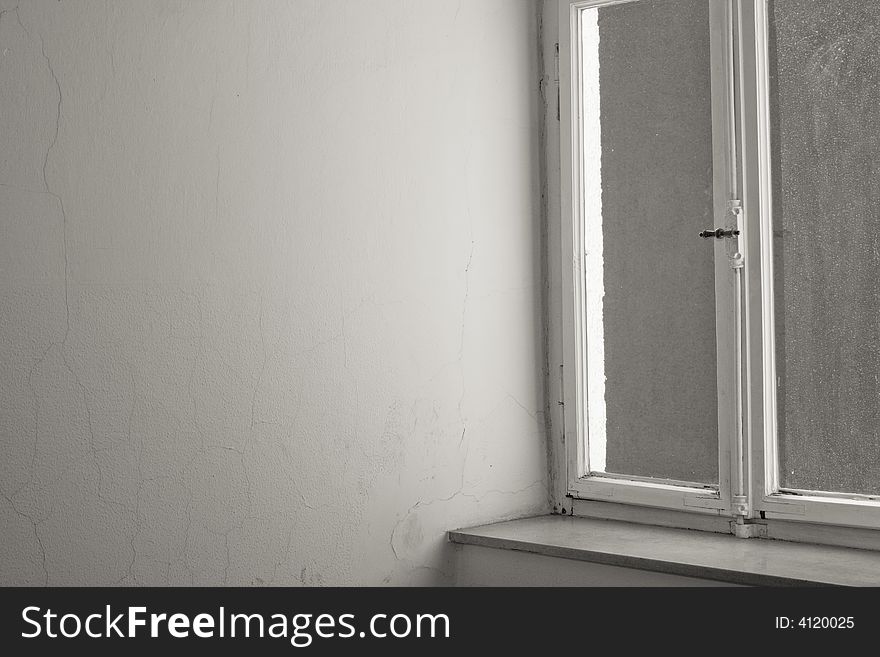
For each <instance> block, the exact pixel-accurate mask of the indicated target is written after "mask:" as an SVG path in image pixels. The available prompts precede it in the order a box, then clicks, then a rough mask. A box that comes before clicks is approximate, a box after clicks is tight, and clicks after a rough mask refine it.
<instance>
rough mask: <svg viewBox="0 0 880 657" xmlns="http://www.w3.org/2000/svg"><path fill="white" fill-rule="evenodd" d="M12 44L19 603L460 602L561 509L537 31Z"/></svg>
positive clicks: (206, 33) (184, 11)
mask: <svg viewBox="0 0 880 657" xmlns="http://www.w3.org/2000/svg"><path fill="white" fill-rule="evenodd" d="M0 11H2V13H0V103H2V105H0V108H2V111H0V536H2V539H0V583H2V584H47V583H48V584H54V585H69V584H113V583H119V584H135V585H148V584H153V585H163V584H221V583H227V584H235V585H238V584H241V585H251V584H285V585H295V584H298V583H303V584H327V585H329V584H342V585H347V584H383V583H390V584H404V585H406V584H432V583H439V584H443V583H452V582H453V581H454V579H455V578H454V572H453V567H454V559H453V555H452V553H451V549H450V548H449V546H448V545H447V544H446V543H445V536H444V532H445V530H447V529H450V528H454V527H461V526H466V525H472V524H478V523H484V522H487V521H491V520H494V519H500V518H507V517H514V516H521V515H528V514H531V513H538V512H543V511H545V510H546V509H547V497H548V496H547V483H546V459H545V445H544V437H543V418H542V414H541V412H540V409H542V408H543V401H542V389H541V377H540V371H541V360H542V358H541V349H540V345H541V339H540V333H541V330H540V298H539V296H540V295H539V278H540V266H539V249H540V244H539V242H540V240H539V235H540V231H539V209H540V194H539V183H538V177H539V176H538V170H537V167H538V158H539V153H538V143H537V142H538V136H539V133H540V130H539V128H538V73H537V63H536V62H537V51H536V47H537V36H536V8H535V5H534V3H533V2H529V1H521V2H520V1H511V0H480V1H473V0H467V1H466V2H457V1H455V0H449V1H446V0H431V1H428V0H424V1H421V0H419V1H413V0H370V1H362V0H348V1H344V2H341V1H328V0H313V1H307V0H288V1H281V0H278V1H273V2H254V1H247V2H243V1H242V2H235V1H232V2H221V1H219V0H218V1H217V2H197V1H183V0H174V1H171V0H169V1H158V0H150V1H143V0H127V1H113V2H97V1H82V2H57V1H55V0H44V1H30V0H28V1H26V2H21V3H20V4H18V5H16V3H15V2H11V1H10V0H2V1H0Z"/></svg>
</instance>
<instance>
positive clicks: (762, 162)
mask: <svg viewBox="0 0 880 657" xmlns="http://www.w3.org/2000/svg"><path fill="white" fill-rule="evenodd" d="M737 4H738V11H739V13H740V17H739V24H740V25H741V26H742V28H741V35H740V52H741V53H742V54H741V61H742V64H741V69H742V98H743V103H742V105H743V112H742V114H743V117H742V134H743V135H744V139H743V145H742V152H743V160H744V167H743V168H744V174H745V175H744V186H745V192H744V197H745V198H744V199H743V201H744V206H745V215H746V218H747V221H746V231H745V232H746V235H745V241H746V244H745V249H744V251H745V253H746V258H747V262H748V259H749V258H750V257H751V259H752V260H753V261H754V262H753V264H754V266H752V267H748V266H747V267H746V271H747V277H746V298H747V299H748V301H747V303H746V317H745V322H746V328H745V337H746V345H747V346H746V350H747V352H748V358H747V362H746V371H747V375H746V376H747V379H748V385H747V389H748V390H749V402H748V404H747V409H748V413H749V417H748V423H749V432H748V433H749V434H751V435H753V436H755V437H756V441H755V442H756V443H757V445H756V446H757V447H758V448H757V449H753V450H752V451H751V457H752V462H751V470H752V472H753V473H754V477H753V480H752V499H753V500H754V502H753V506H754V513H755V514H756V515H758V514H760V515H761V516H763V518H764V519H769V520H773V519H778V520H788V521H796V522H806V523H818V524H826V525H842V526H848V527H860V528H870V529H880V496H872V495H855V494H853V495H846V494H840V493H826V492H820V491H806V490H786V489H783V488H782V487H781V485H780V482H779V473H778V467H777V463H778V457H777V454H778V451H777V445H778V439H777V406H776V386H775V383H774V382H775V381H776V363H775V353H776V345H775V328H774V310H775V305H774V291H773V280H774V278H773V230H772V226H773V214H772V212H773V205H772V191H773V188H772V178H771V171H772V168H771V165H772V161H771V134H770V108H769V77H770V72H769V62H768V56H767V53H768V33H769V14H768V2H767V0H739V2H738V3H737ZM749 217H754V218H755V220H754V221H749V220H748V218H749ZM752 226H754V228H752V229H751V230H750V228H751V227H752ZM749 254H754V255H752V256H750V255H749ZM751 309H754V310H751Z"/></svg>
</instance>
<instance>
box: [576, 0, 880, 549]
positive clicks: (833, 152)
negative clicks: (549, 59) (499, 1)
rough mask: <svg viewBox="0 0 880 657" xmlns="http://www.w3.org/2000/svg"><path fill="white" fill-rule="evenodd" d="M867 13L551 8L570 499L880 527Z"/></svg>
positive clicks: (794, 5) (745, 521) (879, 276)
mask: <svg viewBox="0 0 880 657" xmlns="http://www.w3.org/2000/svg"><path fill="white" fill-rule="evenodd" d="M876 4H877V3H873V2H872V1H871V0H852V2H846V3H815V2H807V1H806V0H580V1H578V0H559V84H560V93H559V110H560V111H559V121H560V123H559V132H560V153H561V169H560V172H561V177H560V191H561V200H560V205H561V213H560V214H561V222H562V223H561V237H560V241H561V245H562V253H561V260H560V261H561V263H562V267H561V271H562V276H561V294H562V303H561V314H562V317H561V328H562V349H561V351H562V363H561V364H562V371H563V377H562V379H563V380H562V406H563V416H564V436H565V452H566V454H565V462H566V472H565V480H566V490H567V494H568V496H569V497H570V498H573V499H574V500H592V501H599V502H611V503H617V504H621V505H628V506H632V507H634V508H641V509H643V510H644V514H645V516H644V517H646V518H648V519H649V518H650V513H651V511H650V509H651V508H653V509H672V510H676V511H684V512H688V513H689V514H692V515H693V516H695V517H696V516H716V517H718V518H720V519H724V520H727V521H730V527H731V531H733V532H734V533H736V534H738V535H741V536H757V535H763V534H764V533H766V532H765V529H766V527H767V526H768V525H772V523H773V522H774V521H777V520H778V521H795V522H798V523H822V524H830V525H836V526H850V527H857V528H872V529H876V528H880V237H878V235H880V230H877V229H878V227H880V211H878V210H877V208H878V207H880V68H878V62H880V8H878V7H877V6H876ZM574 511H575V512H577V505H576V504H575V506H574ZM648 521H650V520H648ZM805 526H808V525H805ZM812 526H815V525H812Z"/></svg>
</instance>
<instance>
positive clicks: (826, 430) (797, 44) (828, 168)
mask: <svg viewBox="0 0 880 657" xmlns="http://www.w3.org/2000/svg"><path fill="white" fill-rule="evenodd" d="M769 7H770V18H771V32H770V59H771V117H772V122H771V127H772V129H773V134H774V142H773V147H772V148H773V166H774V171H773V178H774V189H773V194H774V198H773V208H774V219H773V220H774V226H773V229H774V249H775V253H774V266H775V277H776V281H775V290H776V342H777V345H776V348H777V359H776V362H777V375H778V376H777V381H778V389H777V400H778V404H779V412H778V430H779V453H780V475H781V483H782V485H783V486H784V487H788V488H799V489H808V490H822V491H832V492H835V491H836V492H847V493H880V398H878V395H880V384H878V376H880V239H878V229H880V3H878V2H876V0H847V2H815V0H775V1H774V2H771V4H770V6H769Z"/></svg>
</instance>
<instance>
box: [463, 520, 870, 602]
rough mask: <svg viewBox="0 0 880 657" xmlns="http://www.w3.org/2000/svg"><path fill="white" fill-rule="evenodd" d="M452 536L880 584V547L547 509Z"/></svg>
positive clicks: (696, 573) (675, 567)
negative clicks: (562, 513)
mask: <svg viewBox="0 0 880 657" xmlns="http://www.w3.org/2000/svg"><path fill="white" fill-rule="evenodd" d="M449 540H450V541H451V542H453V543H458V544H461V545H477V546H482V547H490V548H497V549H502V550H518V551H522V552H529V553H533V554H540V555H544V556H550V557H561V558H564V559H574V560H577V561H587V562H591V563H598V564H605V565H610V566H620V567H624V568H635V569H640V570H646V571H652V572H659V573H667V574H671V575H682V576H686V577H697V578H703V579H711V580H715V581H719V582H729V583H733V584H743V585H749V586H880V553H876V552H871V551H868V550H858V549H854V548H842V547H831V546H824V545H810V544H802V543H790V542H787V541H773V540H761V539H740V538H735V537H733V536H730V535H722V534H713V533H709V532H699V531H691V530H687V529H672V528H668V527H653V526H647V525H639V524H633V523H628V522H621V521H616V520H599V519H593V518H574V517H570V516H539V517H535V518H524V519H522V520H512V521H509V522H502V523H497V524H492V525H483V526H481V527H473V528H470V529H460V530H456V531H450V532H449Z"/></svg>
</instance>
